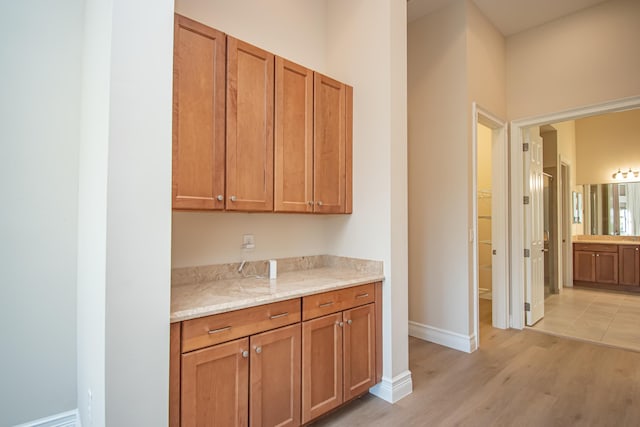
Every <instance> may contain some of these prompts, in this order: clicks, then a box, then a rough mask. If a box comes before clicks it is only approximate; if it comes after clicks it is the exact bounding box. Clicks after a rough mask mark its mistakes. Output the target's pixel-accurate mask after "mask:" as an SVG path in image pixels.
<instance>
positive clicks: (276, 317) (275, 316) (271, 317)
mask: <svg viewBox="0 0 640 427" xmlns="http://www.w3.org/2000/svg"><path fill="white" fill-rule="evenodd" d="M288 315H289V312H288V311H285V312H284V313H280V314H274V315H273V316H269V319H271V320H273V319H279V318H281V317H285V316H288Z"/></svg>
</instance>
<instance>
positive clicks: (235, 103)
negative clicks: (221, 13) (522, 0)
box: [226, 36, 274, 211]
mask: <svg viewBox="0 0 640 427" xmlns="http://www.w3.org/2000/svg"><path fill="white" fill-rule="evenodd" d="M273 88H274V55H273V54H271V53H269V52H267V51H265V50H262V49H260V48H258V47H256V46H253V45H250V44H248V43H245V42H243V41H241V40H238V39H235V38H233V37H230V36H229V37H227V146H226V166H227V174H226V178H227V180H226V195H227V200H226V209H227V210H233V211H235V210H237V211H272V210H273V145H274V139H273V110H274V89H273Z"/></svg>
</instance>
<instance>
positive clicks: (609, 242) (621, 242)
mask: <svg viewBox="0 0 640 427" xmlns="http://www.w3.org/2000/svg"><path fill="white" fill-rule="evenodd" d="M573 243H587V244H598V245H640V242H632V241H629V240H595V239H594V240H574V241H573Z"/></svg>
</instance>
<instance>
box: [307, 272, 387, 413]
mask: <svg viewBox="0 0 640 427" xmlns="http://www.w3.org/2000/svg"><path fill="white" fill-rule="evenodd" d="M374 302H375V289H374V285H373V284H370V285H363V286H358V287H354V288H348V289H344V290H340V291H333V292H326V293H323V294H318V295H313V296H311V297H306V298H303V303H302V305H303V319H305V321H304V322H303V323H302V343H303V350H302V366H303V371H302V421H303V422H304V423H306V422H309V421H311V420H313V419H315V418H317V417H319V416H320V415H323V414H325V413H327V412H328V411H330V410H332V409H334V408H336V407H338V406H340V405H341V404H342V403H343V402H347V401H349V400H351V399H352V398H354V397H357V396H359V395H361V394H363V393H366V392H367V391H368V390H369V388H371V387H372V386H373V385H375V384H376V382H377V381H376V371H375V368H376V321H375V317H376V307H375V303H374ZM352 307H353V308H352ZM326 313H330V314H326ZM317 316H320V317H317ZM306 319H309V320H306Z"/></svg>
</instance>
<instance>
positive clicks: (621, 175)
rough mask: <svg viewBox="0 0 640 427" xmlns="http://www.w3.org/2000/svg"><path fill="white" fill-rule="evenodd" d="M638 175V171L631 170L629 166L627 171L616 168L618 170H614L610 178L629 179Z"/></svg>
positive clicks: (639, 173) (639, 172)
mask: <svg viewBox="0 0 640 427" xmlns="http://www.w3.org/2000/svg"><path fill="white" fill-rule="evenodd" d="M638 175H640V171H637V170H635V171H634V170H632V169H631V168H629V171H628V172H622V170H621V169H618V172H615V173H614V174H613V175H611V178H613V179H617V180H623V179H627V178H629V179H631V178H638Z"/></svg>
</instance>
